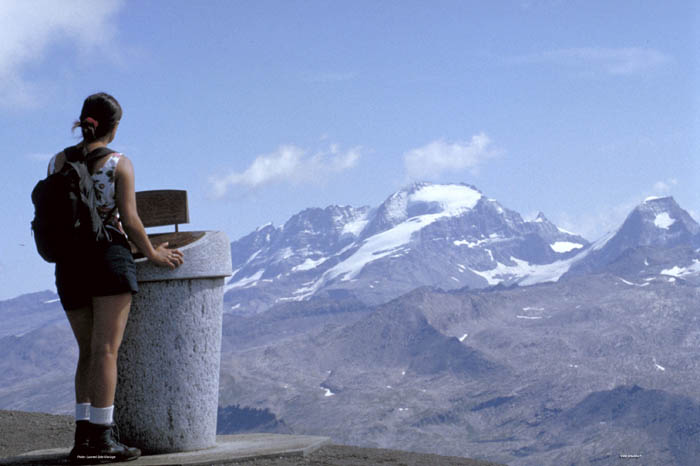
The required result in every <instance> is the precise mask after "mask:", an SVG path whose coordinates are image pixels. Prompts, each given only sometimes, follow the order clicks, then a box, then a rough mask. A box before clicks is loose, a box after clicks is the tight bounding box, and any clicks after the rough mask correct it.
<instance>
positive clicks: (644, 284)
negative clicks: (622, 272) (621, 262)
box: [617, 277, 649, 286]
mask: <svg viewBox="0 0 700 466" xmlns="http://www.w3.org/2000/svg"><path fill="white" fill-rule="evenodd" d="M617 279H618V280H620V281H621V282H622V283H624V284H625V285H630V286H648V285H649V282H647V283H641V284H639V283H632V282H630V281H627V280H625V279H624V278H621V277H617Z"/></svg>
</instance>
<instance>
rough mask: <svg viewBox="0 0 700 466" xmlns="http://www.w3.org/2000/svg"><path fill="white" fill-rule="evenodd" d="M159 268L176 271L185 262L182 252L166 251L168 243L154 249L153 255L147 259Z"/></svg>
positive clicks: (176, 250)
mask: <svg viewBox="0 0 700 466" xmlns="http://www.w3.org/2000/svg"><path fill="white" fill-rule="evenodd" d="M148 260H150V261H151V262H153V263H154V264H156V265H157V266H159V267H168V268H171V269H176V268H178V267H180V265H182V263H183V262H184V261H185V259H184V256H183V254H182V252H180V251H179V250H178V249H168V243H167V242H165V243H162V244H160V245H159V246H158V247H157V248H155V249H154V251H153V255H152V256H151V257H149V258H148Z"/></svg>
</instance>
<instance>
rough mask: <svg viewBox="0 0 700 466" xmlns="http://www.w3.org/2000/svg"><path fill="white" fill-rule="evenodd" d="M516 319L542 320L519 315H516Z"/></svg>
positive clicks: (539, 317) (536, 317) (538, 317)
mask: <svg viewBox="0 0 700 466" xmlns="http://www.w3.org/2000/svg"><path fill="white" fill-rule="evenodd" d="M515 317H516V319H528V320H539V319H541V318H542V316H521V315H516V316H515Z"/></svg>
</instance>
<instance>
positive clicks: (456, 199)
mask: <svg viewBox="0 0 700 466" xmlns="http://www.w3.org/2000/svg"><path fill="white" fill-rule="evenodd" d="M481 198H482V195H481V193H480V192H479V191H476V190H474V189H472V188H470V187H468V186H463V185H428V186H424V187H422V188H421V189H419V190H418V191H416V192H415V193H413V194H412V195H411V196H410V197H409V200H410V201H417V202H437V203H438V204H440V206H441V207H442V208H443V209H444V211H445V213H448V214H451V215H454V214H457V213H460V212H463V211H465V210H469V209H473V208H474V206H476V204H477V202H479V199H481Z"/></svg>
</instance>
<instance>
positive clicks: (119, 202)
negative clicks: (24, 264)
mask: <svg viewBox="0 0 700 466" xmlns="http://www.w3.org/2000/svg"><path fill="white" fill-rule="evenodd" d="M121 116H122V109H121V106H120V105H119V103H118V102H117V100H116V99H115V98H114V97H112V96H110V95H109V94H105V93H98V94H94V95H91V96H89V97H88V98H87V99H85V102H84V104H83V109H82V112H81V114H80V120H79V121H76V122H75V124H74V126H73V129H75V128H80V130H81V132H82V135H83V140H82V141H81V142H80V143H79V144H78V145H77V146H75V149H76V150H81V151H82V152H83V153H84V154H87V153H89V152H91V151H93V150H95V149H98V148H103V147H106V146H107V144H109V143H110V142H112V141H113V140H114V137H115V135H116V132H117V128H118V126H119V120H120V119H121ZM65 161H66V154H65V151H64V152H61V153H59V154H57V155H56V156H54V157H53V158H52V159H51V161H50V162H49V174H51V173H55V172H57V171H59V170H61V168H62V167H63V164H64V163H65ZM88 169H89V171H90V174H91V175H92V178H93V181H94V189H95V193H96V197H97V204H98V211H99V213H100V216H101V217H102V221H103V223H104V225H105V229H106V231H107V232H108V237H109V241H103V242H101V243H99V244H98V245H96V246H94V247H93V246H89V245H87V246H86V247H85V248H84V253H83V254H81V256H80V257H77V258H76V257H74V258H72V259H71V260H64V261H59V262H57V263H56V288H57V290H58V294H59V297H60V298H61V304H62V305H63V308H64V310H65V311H66V315H67V317H68V321H69V322H70V325H71V328H72V330H73V334H74V335H75V339H76V340H77V342H78V348H79V356H78V367H77V369H76V372H75V398H76V405H75V407H76V408H75V419H76V431H75V445H74V447H73V449H72V450H71V453H70V459H71V461H73V462H81V461H89V462H113V461H128V460H131V459H135V458H138V457H139V456H140V454H141V452H140V450H139V449H138V448H132V447H128V446H126V445H123V444H121V443H119V442H118V440H116V439H115V437H114V433H113V427H114V423H113V419H112V415H113V412H114V393H115V389H116V384H117V354H118V351H119V346H120V344H121V341H122V336H123V335H124V328H125V327H126V322H127V318H128V316H129V310H130V308H131V298H132V294H134V293H136V292H137V291H138V285H137V283H136V267H135V264H134V259H133V257H132V255H131V249H130V246H129V242H128V241H127V238H126V235H128V237H129V239H131V241H132V242H133V243H134V244H136V246H137V247H138V248H139V250H140V251H141V252H142V253H143V254H144V255H145V256H146V257H147V258H148V259H149V260H150V261H152V262H154V263H155V264H157V265H159V266H163V267H170V268H176V267H178V266H179V265H180V264H182V262H183V255H182V253H181V252H180V251H178V250H169V249H167V247H166V246H167V243H166V244H163V245H161V246H159V247H158V248H156V249H154V248H153V246H152V245H151V242H150V241H149V240H148V237H147V235H146V231H145V229H144V227H143V223H142V222H141V219H140V218H139V216H138V213H137V211H136V194H135V191H134V168H133V166H132V164H131V161H130V160H129V159H128V158H127V157H125V156H124V155H122V154H119V153H116V152H115V153H107V154H106V155H104V156H102V157H100V158H97V159H96V160H94V161H91V162H90V163H89V166H88ZM125 233H126V235H125Z"/></svg>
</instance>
